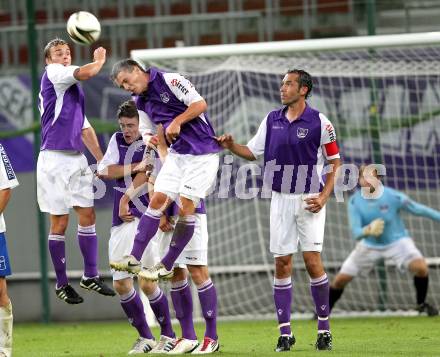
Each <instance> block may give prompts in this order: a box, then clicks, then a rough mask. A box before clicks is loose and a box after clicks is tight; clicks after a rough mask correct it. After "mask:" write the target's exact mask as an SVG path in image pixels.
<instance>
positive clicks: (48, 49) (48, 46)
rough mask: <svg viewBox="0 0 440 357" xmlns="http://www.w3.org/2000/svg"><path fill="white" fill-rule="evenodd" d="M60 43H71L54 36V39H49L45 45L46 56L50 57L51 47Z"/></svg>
mask: <svg viewBox="0 0 440 357" xmlns="http://www.w3.org/2000/svg"><path fill="white" fill-rule="evenodd" d="M59 45H67V46H69V44H68V43H67V42H66V41H64V40H63V39H62V38H58V37H57V38H54V39H53V40H51V41H49V42H48V43H47V45H46V46H44V58H50V49H51V48H52V47H55V46H59Z"/></svg>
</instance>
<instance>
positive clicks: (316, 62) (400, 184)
mask: <svg viewBox="0 0 440 357" xmlns="http://www.w3.org/2000/svg"><path fill="white" fill-rule="evenodd" d="M131 56H132V58H133V59H135V60H137V61H139V62H141V63H144V64H145V65H146V66H151V65H152V66H156V67H159V68H161V69H163V70H165V71H169V72H180V73H182V74H184V75H185V76H187V77H188V78H189V79H190V80H191V81H192V82H193V83H194V85H195V86H196V88H197V89H198V91H199V92H200V93H201V95H202V96H203V97H204V98H205V99H206V100H207V102H208V114H209V116H210V118H211V121H212V123H213V125H214V127H215V129H216V132H217V133H218V134H221V133H226V132H228V133H231V134H233V136H234V138H235V140H236V141H237V142H239V143H246V142H247V141H248V140H249V139H250V138H251V137H252V136H253V135H254V134H255V132H256V130H257V128H258V126H259V124H260V122H261V120H262V119H263V118H264V116H265V115H266V114H267V113H268V112H269V111H271V110H273V109H275V108H278V107H280V106H281V104H280V99H279V85H280V82H281V79H282V77H283V75H284V73H285V72H286V71H287V69H289V68H300V69H304V70H306V71H308V72H310V73H311V74H312V76H313V77H314V89H313V92H312V96H311V98H310V100H309V102H310V104H311V105H312V106H313V107H315V108H317V109H318V110H320V111H321V112H323V113H324V114H326V115H327V116H328V117H329V119H330V120H331V121H332V122H333V124H334V126H335V128H336V132H337V135H338V143H339V145H340V151H341V155H342V159H343V162H344V163H351V164H356V165H360V164H362V163H369V162H377V161H378V160H377V158H379V159H380V161H381V163H383V164H384V165H385V167H386V169H387V175H386V176H385V178H384V181H385V184H386V185H388V186H390V187H393V188H396V189H399V190H402V191H403V192H405V193H407V194H408V195H409V196H410V197H411V198H413V199H414V200H416V201H418V202H421V203H424V204H426V205H428V206H430V207H433V208H436V209H438V208H440V177H439V175H440V155H439V152H440V72H439V68H440V32H430V33H416V34H399V35H381V36H360V37H346V38H332V39H315V40H301V41H280V42H263V43H249V44H231V45H213V46H196V47H178V48H167V49H151V50H134V51H132V52H131ZM260 164H261V163H260ZM260 173H261V170H260V171H259V167H258V165H255V164H254V163H247V162H244V161H243V160H241V159H238V158H237V157H232V156H231V155H229V154H228V153H227V152H223V153H222V157H221V161H220V169H219V174H218V180H217V187H216V189H215V190H214V192H213V193H212V194H211V195H210V196H209V197H208V199H207V209H208V229H209V235H210V241H209V245H210V248H209V264H210V271H211V273H212V274H213V275H214V279H215V283H216V286H217V291H218V295H219V315H221V316H225V317H243V316H249V317H255V316H260V317H263V316H273V317H275V315H274V312H273V302H272V301H273V298H272V279H273V278H272V276H273V257H272V255H271V254H270V253H269V248H268V246H269V209H270V200H269V199H267V198H261V197H260V196H261V192H257V194H256V195H254V194H253V193H254V191H252V189H253V188H258V187H260V186H259V185H260V184H261V175H260ZM220 182H222V185H220ZM225 182H226V183H227V185H226V186H225V185H224V183H225ZM225 187H226V189H225ZM404 219H405V221H406V223H407V228H408V230H409V234H410V236H411V237H413V239H414V241H415V243H416V245H417V247H418V248H419V249H420V250H421V252H422V253H423V254H424V256H425V257H426V258H427V261H428V263H429V266H430V268H431V269H430V292H429V297H428V299H429V300H430V301H432V302H434V303H435V304H437V305H440V298H439V296H440V242H439V240H438V237H437V234H436V232H437V230H438V224H439V223H436V222H432V221H430V220H427V219H425V218H420V217H416V216H411V215H404ZM354 246H355V242H354V241H353V240H352V239H351V237H350V232H349V228H348V219H347V207H346V202H345V203H340V202H336V200H335V199H331V200H330V201H329V203H328V206H327V224H326V232H325V240H324V250H323V260H324V264H325V267H326V270H327V271H328V274H329V276H330V278H332V277H333V276H334V275H335V273H336V272H337V270H338V268H339V267H340V266H341V264H342V262H343V261H344V259H345V258H346V257H347V256H348V254H349V253H350V251H351V250H352V249H353V248H354ZM385 270H386V273H387V277H388V278H387V280H386V287H384V283H383V278H382V277H380V276H378V274H377V273H376V272H374V271H373V272H370V273H369V274H368V275H367V276H366V277H363V278H361V277H360V278H357V279H355V280H354V281H353V282H352V283H351V284H350V285H348V287H347V289H346V290H345V292H344V295H343V296H342V298H341V300H340V301H339V302H338V304H337V305H336V308H335V311H342V312H352V311H354V312H364V311H377V310H382V306H379V304H378V301H379V300H380V301H381V304H383V305H384V306H383V308H385V310H386V311H388V312H390V311H391V312H396V311H397V312H399V313H400V312H405V313H406V312H411V311H414V307H415V303H416V301H415V291H414V287H413V281H412V276H411V275H410V274H409V273H408V272H407V271H405V270H403V271H401V270H399V269H396V267H395V266H389V265H385ZM384 289H385V290H386V292H387V294H385V295H386V296H385V298H384V294H383V293H384V291H383V290H384ZM293 296H294V297H293V312H296V313H311V312H312V309H313V304H312V300H311V298H310V292H309V279H308V276H307V274H306V272H305V270H304V265H303V263H302V258H301V256H300V255H298V254H297V255H295V256H294V293H293Z"/></svg>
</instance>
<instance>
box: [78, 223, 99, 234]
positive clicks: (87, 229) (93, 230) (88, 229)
mask: <svg viewBox="0 0 440 357" xmlns="http://www.w3.org/2000/svg"><path fill="white" fill-rule="evenodd" d="M78 233H96V228H95V225H94V224H92V225H91V226H86V227H83V226H80V225H79V224H78Z"/></svg>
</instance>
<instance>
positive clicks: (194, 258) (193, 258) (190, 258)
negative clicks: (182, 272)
mask: <svg viewBox="0 0 440 357" xmlns="http://www.w3.org/2000/svg"><path fill="white" fill-rule="evenodd" d="M185 259H188V260H197V257H185Z"/></svg>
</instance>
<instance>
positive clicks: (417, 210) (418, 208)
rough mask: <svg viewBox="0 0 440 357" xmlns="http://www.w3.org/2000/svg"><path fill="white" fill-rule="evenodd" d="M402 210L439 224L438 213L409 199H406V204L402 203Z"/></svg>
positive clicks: (439, 215) (439, 213)
mask: <svg viewBox="0 0 440 357" xmlns="http://www.w3.org/2000/svg"><path fill="white" fill-rule="evenodd" d="M402 208H403V209H404V210H406V211H408V212H410V213H412V214H414V215H416V216H422V217H426V218H430V219H432V220H434V221H438V222H440V212H439V211H437V210H435V209H433V208H431V207H428V206H425V205H423V204H421V203H418V202H415V201H413V200H411V199H408V200H407V201H406V202H404V204H403V206H402Z"/></svg>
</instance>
